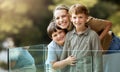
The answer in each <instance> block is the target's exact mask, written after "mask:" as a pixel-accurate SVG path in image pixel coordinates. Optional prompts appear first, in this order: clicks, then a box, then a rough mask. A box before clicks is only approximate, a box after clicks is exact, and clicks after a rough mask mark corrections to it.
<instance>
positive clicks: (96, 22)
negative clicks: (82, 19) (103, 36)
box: [87, 17, 107, 34]
mask: <svg viewBox="0 0 120 72" xmlns="http://www.w3.org/2000/svg"><path fill="white" fill-rule="evenodd" d="M106 23H107V21H106V20H103V19H97V18H94V17H89V18H88V22H87V24H88V25H89V26H90V27H91V29H93V30H94V31H96V32H97V33H98V34H100V32H101V31H102V30H104V28H105V27H106Z"/></svg>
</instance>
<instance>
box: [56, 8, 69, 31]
mask: <svg viewBox="0 0 120 72" xmlns="http://www.w3.org/2000/svg"><path fill="white" fill-rule="evenodd" d="M54 17H55V21H56V24H57V26H59V27H60V28H62V29H67V28H68V26H69V24H70V19H69V14H68V12H67V11H66V10H55V12H54Z"/></svg>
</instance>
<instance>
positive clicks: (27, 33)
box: [0, 0, 120, 46]
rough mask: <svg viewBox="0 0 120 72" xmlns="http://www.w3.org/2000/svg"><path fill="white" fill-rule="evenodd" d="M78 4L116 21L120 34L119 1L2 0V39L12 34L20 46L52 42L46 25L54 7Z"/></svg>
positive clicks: (0, 19)
mask: <svg viewBox="0 0 120 72" xmlns="http://www.w3.org/2000/svg"><path fill="white" fill-rule="evenodd" d="M75 3H82V4H85V5H86V6H87V7H88V9H89V10H90V15H91V16H93V17H97V18H102V19H108V20H110V21H112V23H113V27H112V30H113V32H114V33H115V34H116V35H118V36H120V31H119V28H120V24H119V23H120V1H119V0H0V42H2V41H3V40H4V39H5V38H6V37H9V36H10V37H13V38H14V39H15V42H16V45H17V46H28V45H36V44H47V43H49V42H50V39H49V37H48V36H47V33H46V28H47V25H48V24H49V22H50V20H51V19H52V11H53V9H54V7H55V6H56V5H58V4H66V5H68V6H70V5H72V4H75Z"/></svg>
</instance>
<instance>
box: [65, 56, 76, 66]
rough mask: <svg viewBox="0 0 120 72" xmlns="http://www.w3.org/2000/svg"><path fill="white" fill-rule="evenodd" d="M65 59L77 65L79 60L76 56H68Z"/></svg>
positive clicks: (68, 62) (70, 63)
mask: <svg viewBox="0 0 120 72" xmlns="http://www.w3.org/2000/svg"><path fill="white" fill-rule="evenodd" d="M65 60H66V62H67V64H68V65H75V63H76V62H77V59H76V57H74V56H68V57H67V58H66V59H65Z"/></svg>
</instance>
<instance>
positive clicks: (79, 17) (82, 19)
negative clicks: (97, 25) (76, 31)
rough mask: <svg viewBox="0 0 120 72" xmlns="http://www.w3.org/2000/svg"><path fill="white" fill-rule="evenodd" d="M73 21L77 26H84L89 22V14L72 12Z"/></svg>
mask: <svg viewBox="0 0 120 72" xmlns="http://www.w3.org/2000/svg"><path fill="white" fill-rule="evenodd" d="M71 22H72V23H73V25H74V26H75V27H76V28H82V27H84V26H85V23H86V22H87V15H85V14H84V13H79V14H71Z"/></svg>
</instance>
